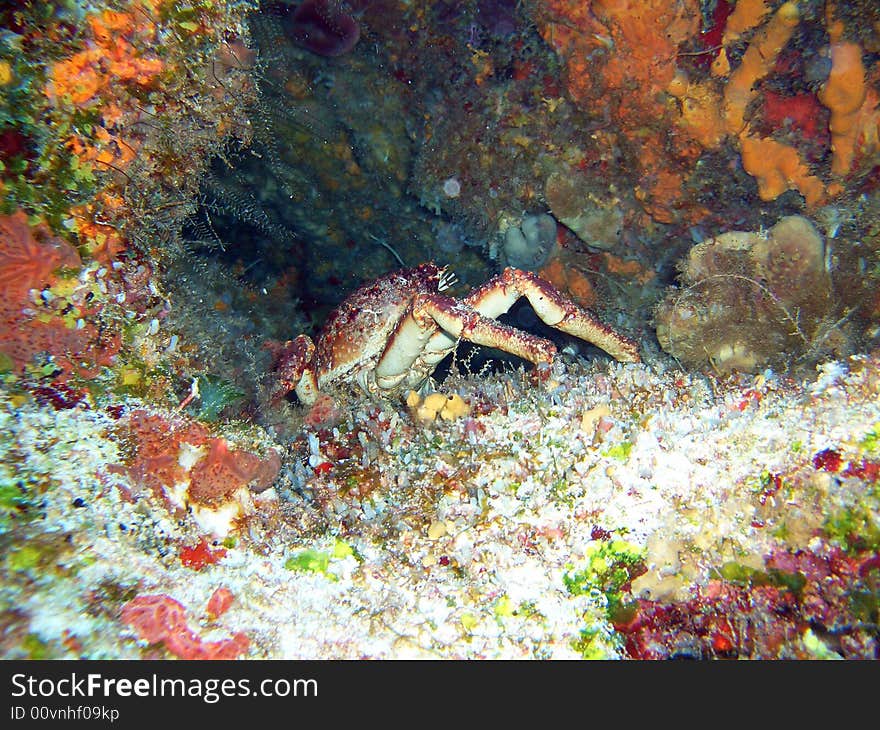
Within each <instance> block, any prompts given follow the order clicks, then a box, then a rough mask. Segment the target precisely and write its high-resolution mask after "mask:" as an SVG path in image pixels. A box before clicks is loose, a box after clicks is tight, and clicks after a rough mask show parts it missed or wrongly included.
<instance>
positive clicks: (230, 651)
mask: <svg viewBox="0 0 880 730" xmlns="http://www.w3.org/2000/svg"><path fill="white" fill-rule="evenodd" d="M209 605H210V604H209ZM122 621H123V622H124V623H126V624H128V625H129V626H131V627H132V628H134V629H135V631H137V634H138V637H139V638H141V639H143V640H144V641H146V642H148V643H150V644H164V645H165V648H166V649H167V650H168V651H169V652H170V653H171V654H173V655H174V656H176V657H177V658H178V659H238V657H240V656H241V655H243V654H245V653H246V652H247V650H248V647H249V646H250V641H249V640H248V638H247V636H246V635H245V634H243V633H241V632H239V633H236V634H233V635H232V636H231V637H230V638H228V639H222V640H220V641H205V640H204V639H202V637H200V636H199V635H198V634H196V633H195V632H194V631H193V630H192V629H191V628H190V627H189V624H188V623H187V620H186V610H185V609H184V607H183V605H182V604H181V603H180V602H178V601H175V600H174V599H173V598H171V596H168V595H165V594H155V595H145V596H137V597H136V598H134V599H132V600H131V601H129V602H128V603H126V604H125V605H124V606H123V607H122Z"/></svg>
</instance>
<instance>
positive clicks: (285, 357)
mask: <svg viewBox="0 0 880 730" xmlns="http://www.w3.org/2000/svg"><path fill="white" fill-rule="evenodd" d="M314 360H315V343H314V342H312V339H311V337H309V336H308V335H299V337H297V338H296V339H295V340H288V341H287V342H285V343H284V346H283V347H282V348H281V351H280V352H279V353H278V357H277V359H276V361H275V371H276V373H277V378H278V379H277V388H278V393H279V394H280V396H281V397H283V396H284V395H286V394H287V393H289V392H290V391H291V390H295V391H296V395H297V397H298V398H299V399H300V400H301V401H302V402H303V403H305V404H307V405H310V404H312V403H314V402H315V401H316V400H317V398H318V382H317V379H316V378H315V367H314Z"/></svg>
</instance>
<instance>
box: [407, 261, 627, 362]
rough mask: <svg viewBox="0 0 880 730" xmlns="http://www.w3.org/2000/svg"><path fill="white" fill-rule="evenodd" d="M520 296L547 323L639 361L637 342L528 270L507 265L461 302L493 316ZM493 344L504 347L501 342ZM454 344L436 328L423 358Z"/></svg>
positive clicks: (438, 357)
mask: <svg viewBox="0 0 880 730" xmlns="http://www.w3.org/2000/svg"><path fill="white" fill-rule="evenodd" d="M523 296H524V297H526V299H528V300H529V304H531V305H532V309H534V310H535V313H536V314H537V315H538V316H539V317H540V318H541V319H542V320H543V321H544V322H545V323H546V324H547V325H549V326H550V327H555V328H556V329H558V330H561V331H562V332H567V333H568V334H570V335H574V336H575V337H578V338H580V339H582V340H586V341H587V342H591V343H592V344H594V345H596V346H597V347H600V348H602V349H603V350H605V352H607V353H608V354H609V355H611V356H612V357H614V358H615V359H616V360H620V361H621V362H639V360H640V358H639V348H638V344H637V343H635V342H633V341H632V340H630V339H629V338H628V337H624V336H623V335H620V334H618V333H617V332H615V331H614V330H612V329H611V328H610V327H608V326H606V325H604V324H602V323H601V322H600V321H599V320H598V319H596V318H595V317H594V316H593V315H592V314H590V313H589V312H588V311H586V310H585V309H581V308H580V307H579V306H577V305H576V304H575V303H574V302H572V301H570V300H568V299H566V298H565V297H563V296H562V295H560V294H559V292H558V291H556V289H554V288H553V286H551V285H550V284H548V283H547V282H546V281H544V280H543V279H542V278H541V277H539V276H537V275H536V274H532V273H530V272H528V271H521V270H520V269H513V268H506V269H505V270H504V271H503V272H502V273H501V274H499V275H498V276H495V277H493V278H492V279H490V280H489V281H487V282H486V283H485V284H483V285H482V286H480V287H478V288H477V289H475V290H474V291H473V292H471V293H470V294H469V295H468V296H467V297H466V298H465V299H464V302H465V303H466V304H468V305H470V306H471V307H473V308H474V309H475V310H476V311H477V312H479V313H480V314H482V315H484V316H486V317H492V318H494V317H498V316H499V315H501V314H504V313H505V312H506V311H507V310H508V309H510V307H511V306H513V304H514V302H516V300H517V299H519V298H520V297H523ZM465 339H469V338H467V337H465ZM494 346H495V347H498V348H499V349H501V350H507V348H506V347H504V346H503V345H494ZM453 347H455V342H454V341H453V340H452V339H451V338H450V337H449V336H448V335H447V334H446V333H445V332H438V333H437V334H435V335H434V336H433V337H432V338H431V339H430V340H429V341H428V344H427V345H426V347H425V360H426V361H427V362H432V363H437V362H439V361H440V360H442V359H443V357H444V356H445V355H447V354H448V353H449V351H450V350H451V349H452V348H453ZM527 359H528V358H527ZM532 362H535V361H534V360H533V361H532Z"/></svg>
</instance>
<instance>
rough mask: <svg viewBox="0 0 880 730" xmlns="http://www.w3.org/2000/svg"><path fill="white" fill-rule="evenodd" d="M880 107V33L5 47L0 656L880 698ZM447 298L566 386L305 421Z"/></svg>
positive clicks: (352, 404) (224, 22) (239, 2)
mask: <svg viewBox="0 0 880 730" xmlns="http://www.w3.org/2000/svg"><path fill="white" fill-rule="evenodd" d="M878 104H880V6H878V4H877V3H875V2H869V0H854V2H848V3H844V2H825V3H819V2H805V1H803V0H801V1H797V2H795V1H794V0H792V1H786V0H773V2H769V0H739V1H738V2H735V3H734V2H732V0H731V1H728V0H718V1H717V2H714V1H713V2H697V1H696V0H678V1H677V2H674V3H669V2H660V1H659V0H644V1H642V2H628V1H626V0H579V1H577V2H572V1H571V0H528V1H527V2H515V1H514V0H464V1H463V2H452V1H451V0H435V1H433V2H428V3H414V2H409V1H405V0H374V1H372V2H337V1H336V0H325V1H324V0H302V1H301V2H286V1H284V2H264V3H257V2H255V1H254V0H192V1H191V2H185V3H183V2H171V1H170V0H112V2H111V1H106V2H105V1H103V0H70V1H68V2H53V3H33V2H25V3H11V4H10V3H7V4H6V5H4V6H3V7H0V656H2V657H3V658H11V659H24V658H27V659H43V658H52V659H58V658H69V659H72V658H77V659H103V658H114V659H116V658H132V659H134V658H140V659H153V658H166V659H167V658H175V659H184V660H189V659H243V658H247V659H258V658H315V657H322V658H324V657H326V658H365V657H370V658H373V657H375V658H408V657H419V658H438V657H442V658H540V659H543V658H557V657H558V658H615V659H625V658H638V659H658V658H677V657H691V658H701V659H710V658H711V659H717V658H768V659H769V658H772V659H777V658H799V659H800V658H823V659H824V658H841V657H842V658H847V659H864V658H873V659H876V658H878V656H880V638H878V606H880V593H878V565H880V558H878V550H880V523H878V518H877V515H878V514H880V503H878V480H880V399H878V393H880V361H878V353H877V347H878V344H880V293H878V292H880V223H878V221H880V176H878V174H877V173H878V169H880V140H878V137H880V105H878ZM428 261H434V262H435V265H436V267H438V268H442V267H444V266H447V265H448V266H449V271H450V274H451V273H452V272H454V273H455V274H457V276H458V278H459V280H460V281H461V282H462V286H461V288H458V287H457V285H452V289H451V291H449V292H448V293H449V296H450V297H458V296H459V295H461V294H463V293H464V292H465V291H467V289H468V288H469V287H473V286H475V285H477V284H480V283H482V282H485V281H487V280H490V279H491V277H492V274H493V273H495V272H496V271H497V270H498V269H500V268H502V267H503V266H505V265H509V264H512V265H514V266H518V267H521V268H524V269H528V270H529V271H530V272H534V273H529V274H528V275H527V276H526V277H525V278H526V279H527V280H528V281H529V282H530V283H531V284H532V285H533V286H532V289H531V292H532V294H533V295H534V298H533V300H532V301H533V303H534V305H535V307H536V308H537V310H539V312H538V314H536V310H535V308H532V307H531V306H530V305H529V303H528V301H522V302H519V303H518V304H517V305H516V306H513V307H511V309H510V311H509V312H507V313H506V314H504V315H502V316H500V317H499V328H498V330H497V331H498V332H509V331H511V329H513V330H516V331H519V332H523V331H527V332H528V336H527V337H526V336H525V335H524V336H523V339H524V340H526V341H529V342H533V341H535V340H533V339H532V338H540V339H539V340H538V341H540V342H545V343H546V344H542V345H541V347H543V348H545V350H546V352H548V353H549V352H551V351H552V353H553V355H554V356H553V358H552V362H547V363H543V364H542V366H541V367H540V368H538V369H533V368H531V366H528V365H524V363H522V362H520V361H518V360H516V359H514V358H507V357H505V355H504V354H503V353H500V351H497V350H493V349H490V348H486V347H482V348H481V347H476V346H474V345H473V344H471V345H467V344H463V343H457V342H456V343H453V344H455V347H454V348H452V349H450V357H449V358H448V359H447V360H446V361H444V362H439V363H432V371H431V373H426V376H427V375H430V376H431V377H426V380H425V382H424V383H423V384H421V385H420V390H419V391H418V392H414V391H409V392H407V391H408V388H409V386H405V387H401V389H400V392H394V393H384V394H382V395H381V396H380V395H375V396H374V395H371V394H369V393H363V392H359V391H357V390H355V389H354V388H349V387H348V386H349V383H348V382H347V381H346V380H345V377H344V376H345V375H346V374H347V373H340V382H339V385H340V387H339V388H338V389H337V390H334V391H332V392H330V393H328V394H326V395H318V394H313V395H314V396H315V397H314V399H313V400H314V402H311V400H312V399H311V398H309V397H308V395H309V394H308V393H305V396H306V397H304V398H303V399H302V400H299V399H298V397H297V396H296V395H295V394H292V393H288V392H287V390H288V389H287V388H279V387H277V383H276V381H277V376H278V373H277V372H275V371H273V363H275V364H280V365H281V366H282V370H283V369H284V367H283V366H284V362H285V356H286V355H290V354H291V348H295V347H297V345H296V344H295V343H303V342H307V340H306V339H305V337H302V338H299V337H298V335H301V334H302V335H313V334H314V333H315V332H316V331H318V328H319V327H320V326H321V325H322V324H324V323H325V321H326V319H327V313H328V312H329V311H331V310H332V309H333V308H334V307H335V306H336V305H338V304H339V302H340V301H342V300H343V299H344V298H345V297H346V296H347V295H349V294H350V293H351V292H352V291H354V290H355V289H356V287H358V286H360V285H362V284H363V283H364V282H365V281H367V280H375V279H380V278H381V277H382V276H383V275H385V274H386V273H387V272H389V271H391V270H398V269H400V268H401V267H403V268H407V267H416V266H420V265H424V264H426V263H427V262H428ZM676 267H677V268H676ZM432 270H433V269H432ZM676 271H678V273H679V280H678V282H673V279H674V276H675V272H676ZM538 277H540V278H538ZM541 279H543V280H544V281H546V282H550V283H551V284H552V285H553V286H555V287H556V288H557V289H558V290H559V291H560V292H562V293H563V294H564V295H565V296H567V297H568V298H570V299H572V300H573V301H575V302H576V303H578V304H579V305H581V306H582V307H589V308H595V309H597V310H598V311H599V316H600V318H601V320H602V321H603V322H608V331H627V332H633V333H636V334H637V335H638V337H639V341H638V342H637V343H636V342H630V341H629V339H620V340H619V341H618V342H617V344H618V345H620V346H621V347H622V348H623V349H622V350H619V351H618V353H619V354H620V353H623V354H624V355H629V356H628V357H626V358H625V359H627V360H635V359H637V358H636V356H635V352H636V350H638V352H639V353H640V357H641V358H642V359H643V360H644V364H642V363H637V362H627V363H625V364H624V363H616V362H609V361H608V360H607V359H602V358H597V357H595V356H594V355H595V354H594V353H593V350H592V348H590V346H589V345H588V344H587V343H585V342H584V341H580V340H577V339H576V338H572V337H569V336H567V335H566V334H565V331H566V327H565V326H563V327H561V328H559V329H554V327H556V325H559V324H560V322H557V321H554V320H553V317H549V321H550V325H549V327H545V324H546V322H545V321H543V320H542V317H541V316H539V314H541V315H546V314H547V307H546V297H547V294H548V292H549V291H550V290H549V288H548V287H547V286H546V285H545V284H544V283H543V281H541ZM384 281H388V280H387V279H386V280H384ZM446 281H447V282H448V281H450V279H447V280H446ZM495 282H496V284H498V289H496V290H493V292H494V294H493V295H492V296H490V295H489V294H488V293H487V290H483V292H482V295H481V296H483V297H485V300H486V301H481V304H482V305H483V306H484V307H485V308H486V309H491V307H492V306H493V302H494V301H497V300H499V299H503V298H504V297H505V296H507V295H508V294H509V293H510V289H509V288H508V287H510V286H514V285H515V283H516V282H513V278H511V277H510V276H509V277H508V278H506V279H505V278H503V277H502V278H499V279H496V280H495ZM499 282H500V283H499ZM512 282H513V283H512ZM445 293H447V292H446V289H444V294H445ZM374 304H375V299H372V298H369V297H368V298H367V299H366V300H364V301H361V302H360V303H358V302H355V304H354V305H352V306H351V307H349V309H348V310H346V317H349V318H348V319H346V317H342V318H341V319H340V322H341V323H340V324H339V331H338V333H337V340H336V341H337V342H338V343H339V344H340V350H344V349H345V346H348V345H350V344H351V342H352V341H353V338H355V337H356V336H357V335H358V332H356V331H354V330H352V329H351V327H352V324H351V323H352V322H353V321H355V320H356V319H357V320H358V321H360V322H361V323H363V322H367V325H362V326H365V327H366V329H365V330H364V332H361V333H360V334H363V335H368V334H371V331H368V330H370V327H373V329H376V328H381V326H382V325H383V324H384V322H383V321H382V317H381V313H377V311H376V308H375V306H374ZM399 304H400V302H399V301H392V302H391V306H392V307H394V306H396V305H399ZM652 312H653V321H652V320H651V318H650V316H651V313H652ZM569 314H570V311H569ZM559 316H562V315H559ZM569 321H570V320H568V319H565V318H563V320H562V324H563V325H564V324H565V323H566V322H569ZM346 322H348V324H345V323H346ZM548 329H549V330H552V332H550V333H549V334H548ZM603 332H606V334H607V331H606V330H603ZM655 334H656V339H655V337H654V335H655ZM380 339H381V338H380ZM284 343H287V344H284ZM385 346H386V345H385V342H384V341H383V342H381V343H380V346H379V347H378V350H377V352H376V353H374V354H375V355H376V356H377V357H378V356H381V354H382V352H384V351H385V350H384V348H385ZM547 359H548V360H549V359H550V358H549V356H548V358H547ZM434 365H436V369H433V367H434ZM288 374H289V373H288ZM282 376H284V373H283V372H282ZM282 379H283V378H282ZM413 387H415V386H414V385H413ZM305 401H310V402H308V403H306V402H305Z"/></svg>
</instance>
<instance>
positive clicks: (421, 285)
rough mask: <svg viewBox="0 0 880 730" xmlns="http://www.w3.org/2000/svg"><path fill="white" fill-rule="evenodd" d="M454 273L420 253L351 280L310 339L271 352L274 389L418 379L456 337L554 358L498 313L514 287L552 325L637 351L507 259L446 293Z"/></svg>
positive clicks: (627, 357) (535, 358) (633, 355)
mask: <svg viewBox="0 0 880 730" xmlns="http://www.w3.org/2000/svg"><path fill="white" fill-rule="evenodd" d="M454 283H455V276H454V275H453V274H451V273H450V272H449V271H448V270H447V269H446V268H445V267H439V266H437V265H436V264H434V263H424V264H421V265H420V266H417V267H415V268H411V269H401V270H399V271H394V272H391V273H389V274H386V275H385V276H382V277H381V278H379V279H376V280H375V281H373V282H371V283H368V284H366V285H364V286H362V287H361V288H359V289H357V290H356V291H354V292H353V293H352V294H351V295H349V297H348V298H347V299H345V300H344V301H343V302H342V303H341V304H340V305H339V306H338V307H337V308H336V309H335V310H333V312H331V314H330V315H329V317H328V318H327V321H326V323H325V324H324V327H323V329H322V330H321V333H320V334H319V335H318V336H317V338H316V340H315V341H312V339H311V338H310V337H309V336H308V335H299V336H298V337H297V338H296V339H294V340H291V341H288V342H286V343H285V344H284V346H283V347H282V349H281V351H280V353H279V356H278V359H277V371H278V378H279V385H280V388H281V390H282V391H283V392H284V393H288V392H290V391H295V392H296V395H297V397H298V398H299V400H300V401H301V402H302V403H304V404H306V405H310V404H312V403H314V402H315V401H317V399H318V397H319V396H320V395H321V393H323V392H326V391H327V390H328V389H332V388H336V387H339V386H341V385H343V384H345V383H354V384H357V385H358V386H360V388H361V389H362V390H364V391H366V392H367V393H372V394H376V393H379V394H386V395H393V394H394V393H398V392H402V391H406V390H413V389H418V388H420V387H421V386H422V385H423V384H424V383H425V382H426V381H427V380H428V378H429V377H430V375H431V374H432V373H433V371H434V368H435V367H436V366H437V364H438V363H439V362H440V361H441V360H442V359H443V358H444V357H446V356H447V355H448V354H449V353H450V352H452V351H453V350H454V349H455V348H456V346H457V345H458V342H459V340H467V341H468V342H473V343H476V344H479V345H484V346H488V347H495V348H498V349H499V350H503V351H505V352H508V353H511V354H513V355H517V356H519V357H521V358H523V359H525V360H528V361H529V362H531V363H534V364H535V365H542V364H549V363H552V361H553V358H554V357H555V355H556V346H555V345H554V344H553V343H552V342H550V341H549V340H546V339H543V338H541V337H537V336H535V335H532V334H530V333H528V332H523V331H521V330H518V329H515V328H514V327H509V326H507V325H505V324H502V323H500V322H496V321H495V318H496V317H498V316H499V315H501V314H503V313H504V312H506V311H507V310H508V309H510V307H511V306H512V305H513V304H514V302H516V301H517V300H518V299H519V298H520V297H526V299H527V300H528V301H529V304H531V305H532V308H533V309H534V310H535V313H536V314H537V315H538V316H539V317H540V318H541V319H542V320H543V321H544V322H546V323H547V324H548V325H549V326H551V327H555V328H556V329H558V330H561V331H562V332H567V333H568V334H571V335H574V336H575V337H579V338H580V339H582V340H586V341H587V342H591V343H593V344H594V345H596V346H598V347H600V348H602V349H603V350H605V351H606V352H607V353H608V354H610V355H611V356H612V357H614V358H616V359H617V360H620V361H622V362H638V361H639V349H638V345H637V344H636V343H635V342H634V341H633V340H631V339H629V338H628V337H625V336H623V335H621V334H618V333H617V332H615V331H614V330H612V329H611V328H610V327H608V326H607V325H605V324H603V323H602V322H600V321H599V320H598V319H596V317H595V316H593V315H592V314H591V313H590V312H588V311H586V310H584V309H581V308H580V307H579V306H578V305H576V304H575V303H574V302H572V301H570V300H568V299H567V298H566V297H564V296H563V295H562V294H560V293H559V291H557V290H556V289H555V288H554V287H553V286H552V285H551V284H549V283H547V282H546V281H544V280H543V279H541V278H540V277H539V276H537V275H536V274H533V273H531V272H528V271H522V270H520V269H514V268H509V267H508V268H506V269H504V271H503V272H501V273H500V274H498V275H496V276H494V277H492V278H491V279H490V280H489V281H487V282H486V283H485V284H483V285H482V286H479V287H477V288H476V289H474V290H473V291H472V292H471V293H470V294H468V295H467V296H466V297H464V298H463V299H455V298H453V297H450V296H448V295H446V294H444V293H443V292H444V291H446V290H447V289H449V287H450V286H452V285H453V284H454Z"/></svg>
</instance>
